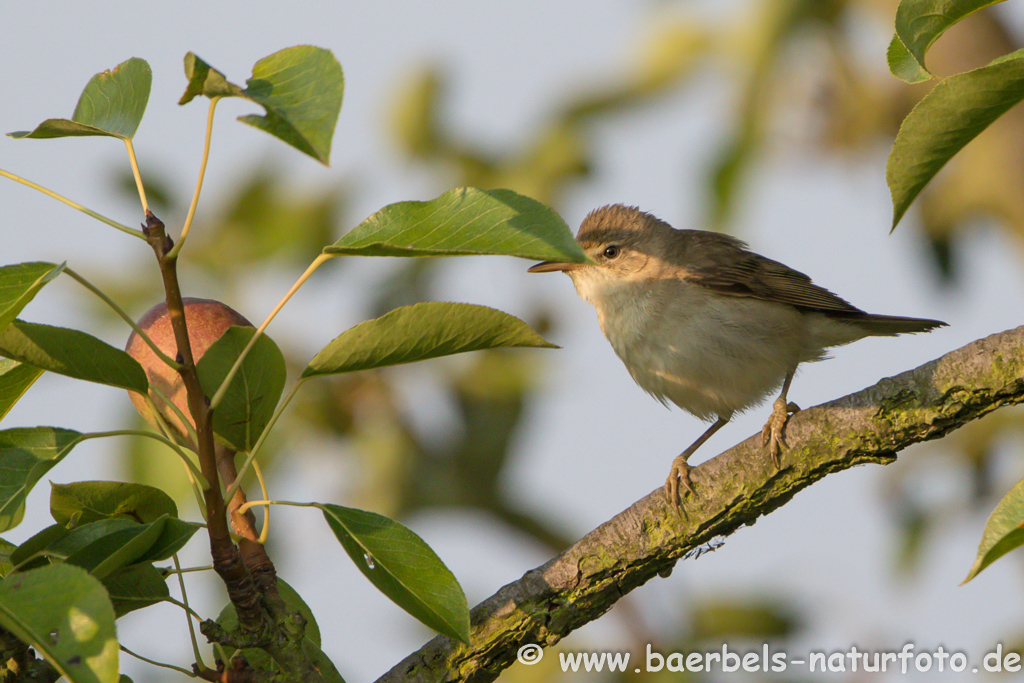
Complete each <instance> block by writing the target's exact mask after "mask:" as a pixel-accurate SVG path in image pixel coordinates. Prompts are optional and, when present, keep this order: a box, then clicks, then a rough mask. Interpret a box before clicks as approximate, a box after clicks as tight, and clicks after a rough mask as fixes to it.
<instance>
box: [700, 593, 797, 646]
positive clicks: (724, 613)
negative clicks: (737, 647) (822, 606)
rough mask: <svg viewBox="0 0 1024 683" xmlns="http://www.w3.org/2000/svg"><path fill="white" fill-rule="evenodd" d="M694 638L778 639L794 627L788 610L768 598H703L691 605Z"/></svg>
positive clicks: (791, 615)
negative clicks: (692, 607)
mask: <svg viewBox="0 0 1024 683" xmlns="http://www.w3.org/2000/svg"><path fill="white" fill-rule="evenodd" d="M691 618H692V620H693V624H692V626H691V629H690V632H691V637H692V638H693V639H694V640H711V641H721V640H730V639H735V638H751V639H766V638H771V639H779V638H785V637H787V636H790V635H792V634H793V632H794V631H795V630H796V628H797V621H796V618H795V617H794V616H793V614H792V610H790V609H788V608H787V607H785V606H784V605H782V604H779V603H777V602H775V601H770V600H758V599H756V598H755V599H751V600H749V601H743V600H736V599H725V600H721V599H720V600H713V599H712V600H705V601H703V602H701V603H699V604H697V605H696V606H695V607H694V610H693V614H692V617H691Z"/></svg>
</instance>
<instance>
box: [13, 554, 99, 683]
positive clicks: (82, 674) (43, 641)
mask: <svg viewBox="0 0 1024 683" xmlns="http://www.w3.org/2000/svg"><path fill="white" fill-rule="evenodd" d="M0 626H2V627H3V628H4V629H5V630H7V631H10V632H11V633H13V634H14V635H15V636H16V637H17V638H18V639H20V640H21V641H22V642H24V643H27V644H28V645H31V646H32V647H33V648H35V650H36V652H38V653H39V654H41V655H42V656H43V657H45V658H46V661H48V662H49V663H50V664H52V665H53V666H54V668H55V669H57V671H59V672H60V673H61V674H62V675H63V676H65V677H66V678H67V679H68V680H69V681H71V682H72V683H117V681H118V673H117V669H118V661H117V659H118V646H117V635H116V631H115V626H114V608H113V607H112V606H111V604H110V599H109V598H108V597H107V591H106V589H104V588H103V584H101V583H100V582H99V581H98V580H97V579H96V578H95V577H92V576H89V575H88V574H87V573H86V572H84V571H82V570H81V569H79V568H78V567H72V566H69V565H54V566H51V567H41V568H39V569H33V570H32V571H28V572H23V573H18V574H13V575H11V576H8V577H7V578H5V579H3V580H2V581H0Z"/></svg>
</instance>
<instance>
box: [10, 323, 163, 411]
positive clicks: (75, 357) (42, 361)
mask: <svg viewBox="0 0 1024 683" xmlns="http://www.w3.org/2000/svg"><path fill="white" fill-rule="evenodd" d="M0 356H4V357H6V358H10V359H12V360H16V361H19V362H21V363H26V364H28V365H32V366H34V367H37V368H40V369H41V370H49V371H50V372H56V373H57V374H59V375H66V376H68V377H73V378H75V379H83V380H86V381H88V382H99V383H100V384H107V385H109V386H113V387H121V388H123V389H132V390H134V391H138V392H139V393H142V394H144V393H146V392H147V391H148V390H149V380H147V379H146V371H145V370H143V369H142V366H141V365H139V363H138V362H137V361H136V360H135V359H134V358H132V357H131V356H129V355H128V354H127V353H125V352H124V351H122V350H121V349H116V348H114V347H113V346H110V345H109V344H107V343H105V342H102V341H100V340H99V339H97V338H96V337H93V336H92V335H88V334H86V333H85V332H80V331H78V330H70V329H68V328H66V327H52V326H50V325H38V324H36V323H27V322H25V321H23V320H15V321H14V322H12V323H11V324H10V325H8V326H7V328H6V329H5V330H3V331H2V332H0Z"/></svg>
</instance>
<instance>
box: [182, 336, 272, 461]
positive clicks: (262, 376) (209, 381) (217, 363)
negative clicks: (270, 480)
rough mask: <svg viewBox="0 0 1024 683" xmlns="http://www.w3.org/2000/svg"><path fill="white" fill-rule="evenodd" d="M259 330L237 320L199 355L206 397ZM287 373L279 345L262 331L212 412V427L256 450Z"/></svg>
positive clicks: (233, 441)
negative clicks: (237, 322) (237, 323)
mask: <svg viewBox="0 0 1024 683" xmlns="http://www.w3.org/2000/svg"><path fill="white" fill-rule="evenodd" d="M255 333H256V330H255V329H253V328H251V327H241V326H238V325H234V326H232V327H230V328H228V330H227V331H226V332H225V333H224V334H223V335H221V337H220V339H218V340H217V341H215V342H214V343H213V344H212V345H211V346H210V348H208V349H207V350H206V353H205V354H203V357H202V358H200V359H199V363H198V364H197V365H196V371H197V372H198V373H199V383H200V384H201V385H202V387H203V392H204V393H205V394H206V395H207V396H213V395H214V394H215V393H216V392H217V389H218V388H219V387H220V385H221V382H223V381H224V378H225V377H227V374H228V371H229V370H230V369H231V366H232V365H234V363H235V361H236V360H237V359H238V356H239V355H240V354H241V353H242V349H244V348H245V345H246V344H248V342H249V340H250V339H251V338H252V336H253V335H254V334H255ZM286 375H287V369H286V367H285V363H284V355H283V354H282V353H281V349H279V348H278V347H277V344H275V343H274V341H273V340H272V339H271V338H270V337H268V336H267V335H265V334H263V335H260V337H259V339H257V340H256V344H255V345H254V346H253V347H252V350H251V351H249V354H248V355H247V356H246V357H245V360H244V361H242V367H241V368H239V370H238V373H237V374H236V375H235V377H234V379H232V380H231V385H230V386H229V387H228V390H227V392H225V394H224V398H223V399H222V400H221V402H220V405H218V406H217V409H216V410H214V411H213V430H214V432H216V434H217V435H218V436H219V437H221V438H222V439H224V440H225V441H226V442H227V443H228V444H230V445H231V447H232V448H234V449H235V450H237V451H249V450H250V449H252V447H253V446H254V445H255V444H256V440H257V439H259V437H260V434H262V433H263V429H264V427H266V426H267V422H269V421H270V417H271V415H273V413H274V408H276V407H277V402H278V400H279V399H280V398H281V391H282V390H283V389H284V382H285V379H286Z"/></svg>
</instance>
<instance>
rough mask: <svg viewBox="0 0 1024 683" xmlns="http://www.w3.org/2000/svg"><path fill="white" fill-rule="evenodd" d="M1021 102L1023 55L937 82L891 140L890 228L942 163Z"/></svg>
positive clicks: (1023, 95) (1021, 52)
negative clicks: (891, 217) (893, 140)
mask: <svg viewBox="0 0 1024 683" xmlns="http://www.w3.org/2000/svg"><path fill="white" fill-rule="evenodd" d="M1021 99H1024V50H1018V51H1017V52H1013V53H1011V54H1009V55H1006V56H1004V57H1001V58H999V59H997V60H995V61H993V62H991V63H990V64H988V65H986V66H983V67H981V68H979V69H974V70H973V71H968V72H966V73H963V74H958V75H956V76H950V77H949V78H947V79H945V80H943V81H941V82H939V83H938V84H937V85H936V86H935V87H934V88H932V90H931V92H929V93H928V94H927V95H925V96H924V98H922V99H921V101H920V102H918V103H917V106H916V107H914V109H913V110H912V111H911V112H910V114H908V115H907V118H905V119H904V120H903V124H902V125H901V126H900V131H899V133H898V134H897V135H896V141H895V143H893V147H892V152H890V153H889V161H888V163H887V164H886V168H885V179H886V182H888V184H889V191H890V192H891V193H892V204H893V219H892V226H893V228H895V227H896V224H897V223H899V222H900V219H901V218H902V217H903V214H904V213H906V211H907V209H908V208H909V207H910V204H911V202H913V201H914V198H915V197H917V195H918V194H920V192H921V190H922V189H924V187H925V185H927V184H928V182H929V181H930V180H931V179H932V178H934V177H935V174H936V173H938V172H939V169H941V168H942V167H943V166H944V165H945V164H946V162H948V161H949V160H950V159H951V158H953V156H954V155H955V154H956V153H957V152H959V151H960V150H961V149H963V148H964V146H965V145H966V144H967V143H968V142H970V141H971V140H973V139H974V138H975V137H977V135H978V134H979V133H981V131H983V130H985V128H987V127H988V126H989V124H991V123H992V122H993V121H995V120H996V119H997V118H999V117H1000V116H1002V115H1003V114H1004V113H1006V111H1007V110H1009V109H1010V108H1011V107H1013V106H1014V105H1015V104H1017V103H1018V102H1020V101H1021Z"/></svg>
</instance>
